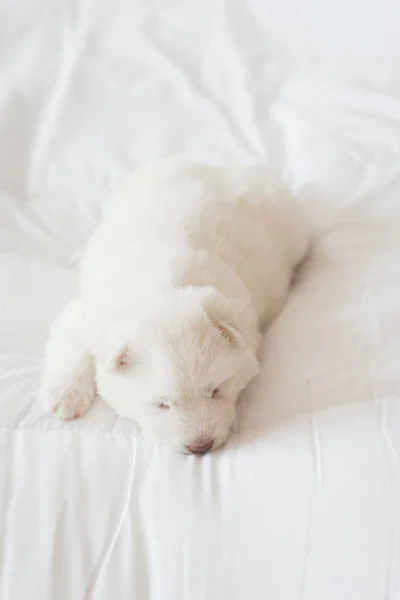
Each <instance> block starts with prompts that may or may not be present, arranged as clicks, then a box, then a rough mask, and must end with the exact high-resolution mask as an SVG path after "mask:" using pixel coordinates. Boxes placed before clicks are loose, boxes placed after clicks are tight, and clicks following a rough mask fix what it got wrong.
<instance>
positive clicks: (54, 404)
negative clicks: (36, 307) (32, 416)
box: [39, 300, 96, 420]
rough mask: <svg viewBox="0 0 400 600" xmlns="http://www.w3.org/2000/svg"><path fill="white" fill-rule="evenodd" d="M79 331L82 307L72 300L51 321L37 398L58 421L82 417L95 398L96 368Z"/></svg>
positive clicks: (77, 301) (81, 325)
mask: <svg viewBox="0 0 400 600" xmlns="http://www.w3.org/2000/svg"><path fill="white" fill-rule="evenodd" d="M82 329H83V323H82V307H81V303H80V301H79V300H75V301H73V302H71V303H70V304H68V305H67V307H66V308H65V309H64V311H63V312H62V313H61V315H60V316H59V317H58V319H57V320H56V321H55V322H54V324H53V326H52V328H51V330H50V336H49V339H48V342H47V348H46V364H45V370H44V375H43V381H42V387H41V390H40V393H39V397H40V400H41V402H42V405H43V408H44V409H45V410H46V411H49V412H53V413H54V414H56V415H57V416H58V417H59V418H61V419H66V420H69V419H75V418H77V417H80V416H82V415H83V414H84V413H85V412H86V411H87V410H88V408H89V407H90V406H91V404H92V402H93V400H94V398H95V395H96V384H95V365H94V361H93V358H92V357H91V355H90V354H89V353H88V352H87V350H86V348H85V343H84V340H83V333H82Z"/></svg>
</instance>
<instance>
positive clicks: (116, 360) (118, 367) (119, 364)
mask: <svg viewBox="0 0 400 600" xmlns="http://www.w3.org/2000/svg"><path fill="white" fill-rule="evenodd" d="M134 364H135V357H134V353H133V351H132V349H131V347H130V346H129V344H126V345H125V346H123V347H122V348H119V349H118V350H116V351H115V352H113V353H111V355H110V356H109V357H108V360H107V368H108V369H109V370H110V371H111V370H113V371H120V372H123V371H126V370H128V369H129V368H130V367H132V366H133V365H134Z"/></svg>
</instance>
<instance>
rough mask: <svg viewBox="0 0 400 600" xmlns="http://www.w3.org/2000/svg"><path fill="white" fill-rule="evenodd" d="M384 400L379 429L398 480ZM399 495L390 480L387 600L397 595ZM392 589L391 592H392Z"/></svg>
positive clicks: (399, 467) (399, 473) (399, 464)
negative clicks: (396, 559) (395, 578)
mask: <svg viewBox="0 0 400 600" xmlns="http://www.w3.org/2000/svg"><path fill="white" fill-rule="evenodd" d="M386 402H387V401H385V400H383V401H382V402H380V406H379V415H380V429H381V434H382V438H383V440H384V443H385V447H386V450H387V454H388V457H389V465H390V470H391V472H392V473H393V475H394V477H395V479H396V480H397V481H398V482H400V460H399V457H398V455H397V452H396V449H395V447H394V444H393V441H392V437H391V435H390V433H389V429H388V426H387V412H386ZM398 496H399V495H398V494H397V492H396V484H395V483H393V482H392V498H393V500H392V523H391V527H390V528H389V531H390V539H389V553H390V556H389V561H388V568H387V582H386V590H385V598H386V599H387V600H391V599H393V600H395V598H396V597H397V594H395V593H394V587H395V583H394V576H395V572H396V569H395V565H394V560H395V554H396V533H397V528H398V525H399V524H398V520H397V516H396V514H397V513H396V508H397V507H398V506H399V501H400V498H399V497H398ZM399 585H400V584H397V585H396V588H397V589H399ZM392 591H393V593H392Z"/></svg>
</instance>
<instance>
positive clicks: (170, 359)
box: [97, 288, 258, 453]
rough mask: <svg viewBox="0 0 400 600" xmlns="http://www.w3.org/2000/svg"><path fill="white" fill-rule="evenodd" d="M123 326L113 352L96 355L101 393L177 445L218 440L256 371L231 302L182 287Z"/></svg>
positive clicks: (211, 445)
mask: <svg viewBox="0 0 400 600" xmlns="http://www.w3.org/2000/svg"><path fill="white" fill-rule="evenodd" d="M123 329H125V331H124V335H123V336H120V337H121V339H120V342H119V344H117V345H116V347H115V349H114V351H112V352H111V353H110V354H109V355H108V356H107V358H106V360H100V361H99V365H98V370H97V383H98V389H99V393H100V395H101V396H102V397H103V398H104V399H105V400H106V402H108V404H110V405H111V406H112V407H113V408H114V409H115V410H116V412H117V413H118V414H120V415H122V416H126V417H129V418H132V419H134V420H135V421H137V422H138V423H139V425H140V426H141V427H142V429H143V430H145V431H147V432H149V433H151V434H153V436H155V437H156V438H157V439H158V440H159V441H161V442H163V443H166V444H168V445H170V446H172V447H173V448H174V449H176V450H178V451H180V452H184V453H203V452H207V451H208V450H212V449H215V448H217V447H218V446H221V445H222V444H223V443H224V442H225V441H226V439H227V437H228V435H229V433H230V430H231V428H232V424H233V421H234V419H235V411H236V402H237V398H238V395H239V393H240V392H241V391H242V390H243V389H244V387H245V386H246V385H247V384H248V383H249V381H250V380H251V379H252V378H253V377H254V376H255V375H256V374H257V372H258V361H257V359H256V356H255V354H254V352H253V351H252V349H250V348H248V347H247V346H246V343H245V341H244V340H243V338H242V336H241V334H240V331H239V329H238V327H237V323H236V320H235V314H234V311H232V307H231V305H230V304H229V303H228V302H227V301H226V300H225V299H223V298H222V297H221V296H220V295H219V294H218V293H217V292H216V291H215V290H212V289H211V290H210V289H205V288H203V289H196V288H194V289H193V288H188V289H185V290H180V291H179V292H175V293H174V294H173V295H172V296H167V297H165V298H163V299H162V300H161V301H157V302H156V303H154V305H152V306H151V307H148V310H146V311H145V315H143V317H142V318H137V321H135V322H134V323H130V324H129V325H128V324H126V327H125V328H123ZM128 330H129V331H128Z"/></svg>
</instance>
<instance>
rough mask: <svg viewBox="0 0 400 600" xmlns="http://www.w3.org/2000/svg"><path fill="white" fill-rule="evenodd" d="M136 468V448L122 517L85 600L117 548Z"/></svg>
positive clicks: (90, 594) (89, 585)
mask: <svg viewBox="0 0 400 600" xmlns="http://www.w3.org/2000/svg"><path fill="white" fill-rule="evenodd" d="M135 467H136V460H135V452H134V448H132V467H131V472H130V474H129V484H128V490H127V493H126V498H125V502H124V506H123V508H122V512H121V516H120V519H119V521H118V524H117V527H116V530H115V532H114V535H113V537H112V539H111V542H110V545H109V547H108V549H107V550H106V552H105V554H104V556H103V558H102V559H101V561H100V564H99V566H98V567H97V569H96V570H95V572H94V574H93V575H92V577H91V578H90V580H89V582H88V584H87V587H86V591H85V595H84V599H85V600H90V598H91V596H92V593H93V590H94V588H95V587H96V583H97V582H98V580H99V578H100V576H101V574H102V573H103V571H104V568H105V567H106V565H107V563H108V562H109V560H110V558H111V554H112V552H113V550H114V548H115V544H116V543H117V540H118V537H119V534H120V532H121V529H122V525H123V522H124V520H125V517H126V514H127V512H128V507H129V504H130V501H131V497H132V490H133V480H134V477H135Z"/></svg>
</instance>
